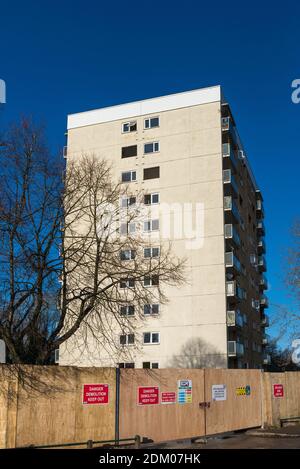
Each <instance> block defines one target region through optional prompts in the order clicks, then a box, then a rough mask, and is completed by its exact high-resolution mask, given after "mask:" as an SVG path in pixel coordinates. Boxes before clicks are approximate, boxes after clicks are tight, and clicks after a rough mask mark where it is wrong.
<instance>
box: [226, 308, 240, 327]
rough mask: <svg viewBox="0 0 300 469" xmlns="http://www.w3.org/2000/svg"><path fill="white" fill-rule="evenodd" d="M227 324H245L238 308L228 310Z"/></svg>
mask: <svg viewBox="0 0 300 469" xmlns="http://www.w3.org/2000/svg"><path fill="white" fill-rule="evenodd" d="M227 326H228V327H243V326H244V319H243V316H242V314H241V313H240V311H239V310H238V309H237V310H231V311H227Z"/></svg>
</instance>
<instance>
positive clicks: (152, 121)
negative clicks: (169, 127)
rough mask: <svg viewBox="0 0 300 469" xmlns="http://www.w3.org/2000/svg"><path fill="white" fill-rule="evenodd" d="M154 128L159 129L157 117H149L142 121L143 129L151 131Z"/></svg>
mask: <svg viewBox="0 0 300 469" xmlns="http://www.w3.org/2000/svg"><path fill="white" fill-rule="evenodd" d="M154 127H159V117H150V118H148V119H145V120H144V128H145V129H153V128H154Z"/></svg>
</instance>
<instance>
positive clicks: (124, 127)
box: [122, 121, 137, 134]
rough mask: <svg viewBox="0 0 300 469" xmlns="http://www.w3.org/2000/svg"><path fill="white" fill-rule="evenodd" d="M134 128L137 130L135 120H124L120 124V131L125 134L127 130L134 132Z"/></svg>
mask: <svg viewBox="0 0 300 469" xmlns="http://www.w3.org/2000/svg"><path fill="white" fill-rule="evenodd" d="M136 130H137V124H136V121H131V122H124V124H122V132H123V133H124V134H127V133H128V132H135V131H136Z"/></svg>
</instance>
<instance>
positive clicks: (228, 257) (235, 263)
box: [225, 251, 241, 272]
mask: <svg viewBox="0 0 300 469" xmlns="http://www.w3.org/2000/svg"><path fill="white" fill-rule="evenodd" d="M225 267H226V268H228V269H234V270H236V271H237V272H241V263H240V261H239V260H238V258H237V257H236V256H235V255H234V254H233V252H232V251H230V252H225Z"/></svg>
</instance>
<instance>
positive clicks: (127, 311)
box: [119, 305, 135, 317]
mask: <svg viewBox="0 0 300 469" xmlns="http://www.w3.org/2000/svg"><path fill="white" fill-rule="evenodd" d="M130 307H133V314H129V308H130ZM122 308H126V313H125V314H122V312H121V309H122ZM119 314H120V316H121V317H127V316H128V317H132V316H134V315H135V307H134V305H121V306H120V311H119Z"/></svg>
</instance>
